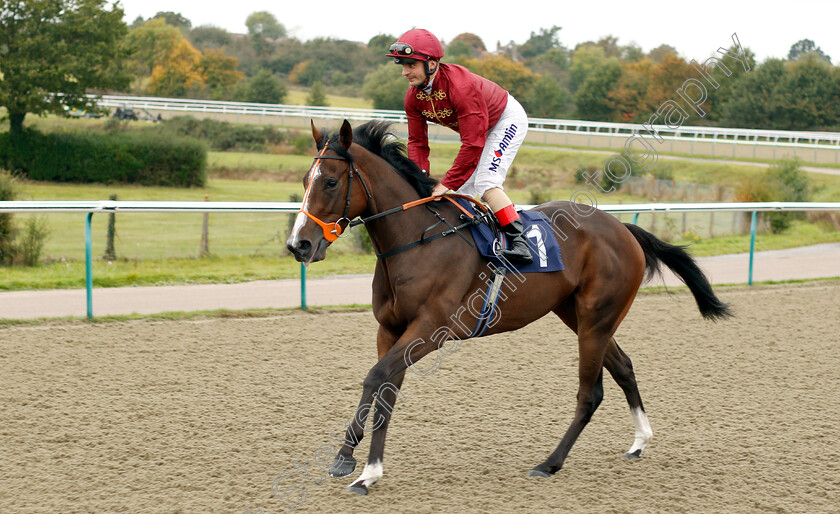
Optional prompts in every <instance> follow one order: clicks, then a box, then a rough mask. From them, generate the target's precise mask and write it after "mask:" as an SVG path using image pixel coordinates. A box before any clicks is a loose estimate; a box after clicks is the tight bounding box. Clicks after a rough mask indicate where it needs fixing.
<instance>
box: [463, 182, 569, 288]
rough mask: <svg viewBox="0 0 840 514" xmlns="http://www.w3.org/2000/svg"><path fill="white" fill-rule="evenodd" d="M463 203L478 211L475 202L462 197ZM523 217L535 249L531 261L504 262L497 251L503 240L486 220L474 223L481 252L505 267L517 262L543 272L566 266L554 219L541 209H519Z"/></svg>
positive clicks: (527, 269) (530, 244) (526, 270)
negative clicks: (552, 222) (474, 205)
mask: <svg viewBox="0 0 840 514" xmlns="http://www.w3.org/2000/svg"><path fill="white" fill-rule="evenodd" d="M455 200H456V201H457V202H458V203H459V204H460V205H461V206H462V207H464V208H465V209H467V210H468V211H469V212H471V213H473V214H474V213H475V209H474V208H473V205H472V203H470V202H469V201H467V200H464V199H462V198H456V199H455ZM519 217H520V218H521V219H522V224H523V225H524V226H525V231H524V233H525V241H527V242H528V248H530V250H531V256H532V257H533V258H534V261H533V262H532V263H531V264H514V263H511V262H509V261H506V262H502V260H501V259H499V257H498V256H497V255H496V251H497V250H498V245H499V243H498V242H497V241H496V238H495V237H494V235H493V231H492V230H491V229H490V227H488V226H487V225H485V224H484V223H482V224H480V225H472V226H471V227H470V230H471V231H472V235H473V239H475V246H476V248H478V251H479V253H481V255H482V256H483V257H484V258H485V259H487V260H489V261H492V262H494V263H496V264H501V265H503V266H505V267H509V266H511V265H513V267H514V268H515V269H516V270H517V271H518V272H519V273H541V272H549V271H560V270H562V269H564V267H563V258H562V256H561V255H560V245H559V244H558V243H557V238H556V237H555V236H554V231H553V230H552V229H551V222H550V221H549V220H548V218H546V216H545V215H544V214H543V213H541V212H536V211H519Z"/></svg>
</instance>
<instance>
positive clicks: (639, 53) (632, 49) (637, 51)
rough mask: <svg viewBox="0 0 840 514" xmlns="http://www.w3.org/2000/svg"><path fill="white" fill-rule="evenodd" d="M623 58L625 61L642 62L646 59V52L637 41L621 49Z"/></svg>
mask: <svg viewBox="0 0 840 514" xmlns="http://www.w3.org/2000/svg"><path fill="white" fill-rule="evenodd" d="M621 58H622V59H623V60H625V61H633V62H636V61H641V60H642V59H644V58H645V52H644V50H642V47H640V46H639V45H638V44H636V42H635V41H631V42H629V43H628V44H626V45H624V46H622V47H621Z"/></svg>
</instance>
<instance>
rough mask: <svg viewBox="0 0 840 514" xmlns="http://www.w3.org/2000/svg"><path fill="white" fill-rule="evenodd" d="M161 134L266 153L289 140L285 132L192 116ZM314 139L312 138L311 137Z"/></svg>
mask: <svg viewBox="0 0 840 514" xmlns="http://www.w3.org/2000/svg"><path fill="white" fill-rule="evenodd" d="M159 130H160V131H161V132H163V133H166V134H173V135H177V136H188V137H194V138H196V139H199V140H201V141H203V142H205V143H207V145H208V146H210V148H212V149H214V150H222V151H228V150H238V151H249V152H264V151H266V146H267V145H279V144H281V143H283V142H284V141H285V140H286V136H285V134H284V133H283V132H281V131H279V130H277V129H275V128H271V127H260V126H255V125H238V124H233V123H229V122H226V121H217V120H211V119H203V120H199V119H197V118H193V117H192V116H176V117H174V118H171V119H168V120H165V121H164V122H163V123H162V124H160V129H159ZM310 139H311V138H310Z"/></svg>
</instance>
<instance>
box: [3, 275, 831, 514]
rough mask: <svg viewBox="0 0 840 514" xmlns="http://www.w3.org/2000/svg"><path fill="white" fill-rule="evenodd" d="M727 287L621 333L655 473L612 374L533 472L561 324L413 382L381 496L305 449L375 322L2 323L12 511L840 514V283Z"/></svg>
mask: <svg viewBox="0 0 840 514" xmlns="http://www.w3.org/2000/svg"><path fill="white" fill-rule="evenodd" d="M718 293H719V295H720V296H721V298H722V299H724V300H725V301H729V302H731V303H732V305H733V307H734V310H735V312H736V314H737V318H736V319H734V320H731V321H727V322H722V323H717V324H714V323H711V322H706V321H703V320H702V319H701V318H700V315H699V314H698V312H697V310H696V308H695V306H694V302H693V300H692V299H691V298H690V297H689V296H688V295H687V294H686V293H683V292H678V293H676V294H674V295H673V296H669V295H667V294H664V293H647V294H642V295H641V296H640V297H639V298H638V299H637V301H636V303H635V305H634V306H633V308H632V310H631V311H630V314H629V315H628V318H627V319H626V320H625V322H624V324H623V325H622V327H621V328H620V331H619V333H618V334H617V339H618V341H619V344H620V345H621V346H622V348H623V349H624V350H625V351H626V352H627V353H628V355H629V356H630V357H631V358H632V359H633V364H634V367H635V369H636V374H637V377H638V380H639V385H640V389H641V392H642V397H643V399H644V402H645V406H646V408H647V410H648V413H649V415H650V420H651V425H652V428H653V430H654V438H653V441H652V443H651V445H650V446H649V448H648V449H647V450H646V451H645V454H644V455H643V458H642V459H641V460H639V461H636V462H628V461H625V460H624V459H622V458H621V455H622V454H623V453H624V452H625V451H627V449H628V448H629V446H630V444H631V443H632V440H633V427H632V423H631V419H630V416H629V412H628V409H627V406H626V403H625V401H624V398H623V395H622V393H621V391H620V390H619V388H618V387H617V386H616V385H615V383H614V382H612V381H611V380H610V379H609V378H608V377H605V381H604V385H605V400H604V403H603V404H602V406H601V408H600V409H599V410H598V412H597V413H596V414H595V416H594V417H593V420H592V422H591V423H590V425H589V426H588V427H587V428H586V430H584V432H583V434H582V435H581V438H580V439H579V440H578V443H577V444H576V446H575V447H574V448H573V449H572V452H571V454H570V456H569V459H568V460H567V462H566V466H565V467H564V469H562V470H561V471H560V472H558V473H557V475H555V476H554V477H552V478H550V479H528V478H526V477H525V474H526V472H527V470H528V469H530V468H531V467H533V466H534V465H536V464H538V463H539V462H541V461H542V460H543V459H544V458H545V457H546V456H547V455H548V453H549V452H551V451H552V450H553V449H554V448H555V446H556V445H557V443H558V442H559V439H560V437H561V436H562V434H563V432H564V431H565V429H566V426H567V424H568V422H569V421H570V420H571V416H572V412H573V408H574V397H575V391H576V376H577V350H576V342H575V340H574V339H573V336H572V334H571V332H569V331H568V329H566V328H565V327H564V326H563V325H562V324H561V323H560V322H559V320H557V319H556V318H553V317H546V318H544V319H543V320H540V321H538V322H537V323H534V324H533V325H531V326H529V327H527V328H525V329H523V330H520V331H518V332H515V333H508V334H501V335H496V336H492V337H489V338H484V339H480V340H471V341H467V342H465V343H464V344H463V345H462V346H461V348H459V349H458V350H457V351H456V352H455V353H453V354H451V355H449V356H442V357H441V363H440V368H439V369H438V371H437V372H435V373H434V374H432V375H430V376H425V377H421V376H417V375H412V374H409V376H408V377H407V379H406V384H405V386H404V388H403V394H404V400H403V401H402V402H399V403H398V404H397V408H396V411H395V413H394V418H393V423H392V425H391V428H390V430H389V440H388V444H387V447H386V454H385V476H384V478H383V479H382V481H381V482H380V483H379V484H377V485H376V486H374V487H373V488H372V489H371V495H370V496H367V497H359V496H356V495H353V494H350V493H348V492H346V490H345V486H346V485H347V484H349V482H350V479H332V478H325V477H324V474H323V471H322V470H320V469H318V467H317V465H316V464H315V462H314V459H315V457H316V452H317V451H318V449H319V448H321V447H322V446H323V445H325V444H328V443H329V442H330V435H331V434H336V436H337V437H341V434H343V429H344V422H345V420H347V419H348V418H349V417H350V416H352V414H353V412H354V409H355V406H356V405H357V403H358V399H359V394H360V393H361V383H362V379H363V378H364V376H365V373H366V372H367V370H368V369H369V368H370V366H371V365H372V364H373V363H374V360H375V333H376V324H375V322H374V320H373V317H372V315H371V314H370V313H369V312H339V313H335V312H334V313H327V312H320V313H301V312H294V313H289V314H284V315H280V316H277V317H273V318H267V319H211V320H203V321H189V322H160V321H158V322H152V321H133V322H110V323H100V324H89V323H82V322H75V323H61V324H56V323H54V324H46V325H38V326H30V327H25V326H17V327H5V328H0V408H2V413H0V419H2V426H0V454H2V456H3V457H2V459H0V477H2V481H0V505H2V509H0V510H3V511H5V512H99V511H102V512H178V511H184V512H209V511H214V512H245V511H247V510H250V511H251V512H258V509H261V512H262V513H271V512H283V511H285V507H286V506H288V505H291V504H294V503H295V502H298V501H302V503H301V504H300V505H299V510H301V511H307V512H309V511H311V512H319V511H328V510H329V511H345V512H360V511H366V512H433V511H439V510H448V511H466V512H509V511H526V510H527V511H537V510H545V509H549V508H552V509H558V510H561V511H575V512H635V511H639V512H651V511H652V512H671V511H685V512H696V511H717V512H724V511H725V512H731V511H749V512H754V511H775V512H830V511H833V512H836V509H837V503H836V501H837V498H838V497H840V441H838V438H837V422H838V420H840V396H838V390H840V352H838V351H837V345H838V342H839V341H838V340H839V339H840V338H838V333H840V284H838V283H837V282H821V283H809V284H797V285H776V286H759V287H754V288H746V287H729V288H719V289H718ZM434 356H435V354H432V355H430V356H429V357H427V361H423V363H424V364H426V363H427V362H428V363H429V364H430V363H431V359H432V358H433V357H434ZM368 448H369V438H367V439H365V441H363V442H362V443H361V445H360V446H359V448H358V449H357V451H356V457H357V459H358V460H359V466H358V467H357V471H356V473H354V475H353V476H354V477H357V476H358V474H359V472H360V471H361V468H362V466H363V464H364V461H365V460H366V457H367V451H368ZM300 468H305V470H306V471H308V473H309V478H307V477H306V475H305V474H304V472H303V471H298V470H299V469H300ZM278 477H280V478H279V481H278V482H277V489H278V490H284V489H286V490H287V492H288V493H289V494H288V495H287V496H285V497H281V498H278V497H276V496H274V494H273V493H272V483H273V482H275V480H276V479H277V478H278ZM313 481H314V482H313ZM316 483H317V484H316ZM294 486H297V487H298V489H289V488H292V487H294ZM303 492H305V493H306V496H305V497H303V496H302V493H303Z"/></svg>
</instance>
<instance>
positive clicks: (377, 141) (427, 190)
mask: <svg viewBox="0 0 840 514" xmlns="http://www.w3.org/2000/svg"><path fill="white" fill-rule="evenodd" d="M390 128H391V122H388V121H376V120H374V121H369V122H367V123H364V124H362V125H359V126H358V127H356V128H354V129H353V142H354V143H356V144H358V145H359V146H361V147H363V148H365V149H366V150H368V151H370V152H371V153H373V154H376V155H378V156H379V157H381V158H383V159H385V161H386V162H387V163H388V164H390V165H391V167H392V168H394V169H395V170H396V171H397V173H399V174H400V175H401V176H402V177H403V178H404V179H405V180H407V181H408V183H409V184H411V186H412V187H413V188H414V189H415V190H416V191H417V194H419V195H420V197H421V198H426V197H427V196H431V195H432V187H434V185H435V184H437V183H438V181H437V180H435V179H433V178H431V177H429V176H428V175H426V174H425V173H423V171H422V170H421V169H420V167H419V166H417V164H415V163H414V161H412V160H411V159H409V158H408V153H407V151H406V147H405V144H403V143H402V142H400V141H399V140H397V139H396V137H394V134H393V133H391V132H390ZM338 137H339V136H338V133H335V134H326V135H325V136H324V137H323V138H322V139H321V141H319V142H318V150H321V149H322V148H323V147H324V144H328V145H329V148H330V150H334V151H335V152H336V153H338V154H339V155H341V156H342V157H344V158H346V159H348V160H350V161H351V162H352V157H351V156H350V153H349V152H347V151H346V150H344V149H343V148H342V147H341V145H340V144H339V143H338Z"/></svg>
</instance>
